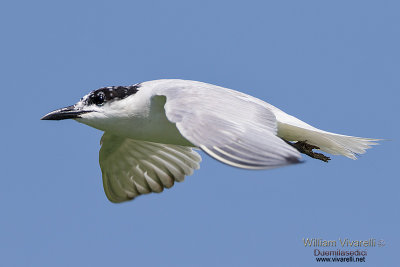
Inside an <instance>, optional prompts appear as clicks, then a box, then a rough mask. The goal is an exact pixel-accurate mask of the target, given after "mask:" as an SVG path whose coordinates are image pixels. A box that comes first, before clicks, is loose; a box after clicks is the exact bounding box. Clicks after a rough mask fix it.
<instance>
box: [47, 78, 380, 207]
mask: <svg viewBox="0 0 400 267" xmlns="http://www.w3.org/2000/svg"><path fill="white" fill-rule="evenodd" d="M64 119H74V120H76V121H78V122H81V123H84V124H87V125H89V126H92V127H94V128H96V129H99V130H101V131H104V134H103V136H102V138H101V149H100V154H99V161H100V168H101V171H102V175H103V185H104V191H105V193H106V195H107V198H108V199H109V200H110V201H111V202H115V203H117V202H123V201H127V200H131V199H133V198H135V197H137V196H139V195H141V194H147V193H151V192H157V193H158V192H161V191H163V190H164V188H170V187H172V186H173V185H174V182H175V181H177V182H181V181H183V180H184V178H185V176H186V175H191V174H192V173H193V171H194V170H195V169H198V168H199V163H200V161H201V157H200V155H199V154H198V153H197V152H196V151H195V150H196V149H201V150H203V151H204V152H205V153H207V154H208V155H209V156H211V157H213V158H214V159H216V160H219V161H221V162H223V163H226V164H228V165H231V166H235V167H238V168H243V169H271V168H277V167H281V166H286V165H290V164H296V163H299V162H301V156H300V153H303V154H306V155H308V156H310V157H312V158H316V159H319V160H322V161H325V162H327V161H328V160H330V158H329V157H327V156H325V155H324V154H322V153H317V152H314V151H313V149H315V150H321V151H324V152H326V153H330V154H332V155H343V156H346V157H348V158H351V159H356V155H358V154H363V153H365V150H366V149H367V148H370V146H371V145H375V144H376V143H375V141H378V140H379V139H371V138H361V137H353V136H346V135H340V134H335V133H330V132H326V131H323V130H320V129H317V128H314V127H313V126H311V125H309V124H307V123H305V122H303V121H301V120H299V119H297V118H295V117H293V116H291V115H288V114H286V113H285V112H283V111H282V110H280V109H278V108H276V107H274V106H272V105H271V104H268V103H266V102H264V101H262V100H260V99H258V98H255V97H252V96H250V95H247V94H244V93H241V92H238V91H234V90H231V89H227V88H223V87H220V86H216V85H212V84H207V83H203V82H197V81H187V80H176V79H165V80H155V81H148V82H143V83H139V84H135V85H131V86H111V87H104V88H100V89H97V90H94V91H92V92H90V93H89V94H87V95H86V96H84V97H83V98H82V99H81V100H80V101H79V102H78V103H76V104H75V105H72V106H68V107H65V108H61V109H58V110H55V111H53V112H50V113H48V114H47V115H45V116H44V117H43V118H42V120H64Z"/></svg>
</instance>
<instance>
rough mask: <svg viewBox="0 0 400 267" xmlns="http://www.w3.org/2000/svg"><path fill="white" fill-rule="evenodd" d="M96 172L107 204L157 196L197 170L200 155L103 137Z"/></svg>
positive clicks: (146, 143) (161, 145)
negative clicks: (100, 180) (147, 195)
mask: <svg viewBox="0 0 400 267" xmlns="http://www.w3.org/2000/svg"><path fill="white" fill-rule="evenodd" d="M101 144H102V146H101V149H100V168H101V171H102V174H103V185H104V191H105V193H106V195H107V198H108V199H109V200H110V201H111V202H115V203H118V202H123V201H126V200H130V199H133V198H135V197H136V196H138V195H141V194H148V193H152V192H155V193H159V192H162V191H163V190H164V188H170V187H172V186H173V185H174V182H175V181H177V182H182V181H183V180H184V178H185V176H186V175H191V174H192V173H193V171H194V170H196V169H198V168H199V163H200V161H201V157H200V155H199V154H198V153H197V152H195V151H194V150H193V149H192V148H190V147H183V146H177V145H167V144H159V143H151V142H144V141H137V140H133V139H129V138H123V137H119V136H116V135H112V134H108V133H104V135H103V137H102V139H101Z"/></svg>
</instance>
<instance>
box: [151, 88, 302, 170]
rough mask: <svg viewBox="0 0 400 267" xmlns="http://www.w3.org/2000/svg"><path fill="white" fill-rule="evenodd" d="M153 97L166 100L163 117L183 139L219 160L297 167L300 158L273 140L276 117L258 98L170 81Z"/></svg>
mask: <svg viewBox="0 0 400 267" xmlns="http://www.w3.org/2000/svg"><path fill="white" fill-rule="evenodd" d="M167 83H169V82H167ZM155 94H156V96H154V97H166V102H165V112H166V115H167V118H168V119H169V120H170V121H171V122H173V123H175V124H176V127H177V128H178V130H179V131H180V133H181V134H182V136H184V137H185V138H186V139H187V140H189V141H190V142H191V143H193V144H194V145H196V146H198V147H200V148H201V149H202V150H204V151H205V152H206V153H207V154H209V155H210V156H212V157H214V158H215V159H217V160H219V161H222V162H224V163H226V164H229V165H232V166H235V167H239V168H245V169H269V168H274V167H280V166H284V165H288V164H293V163H298V162H300V158H301V156H300V153H299V152H298V151H297V150H296V149H294V148H293V147H292V146H290V145H288V144H287V143H286V142H284V141H283V140H282V139H281V138H279V137H277V136H276V134H277V121H276V118H275V115H274V113H273V112H272V111H271V110H270V109H269V108H268V104H266V103H265V102H263V101H261V100H259V99H256V98H253V97H251V96H249V95H246V94H242V93H240V92H237V91H233V90H230V89H226V88H222V87H219V86H215V85H211V84H206V83H201V82H195V81H183V80H171V81H170V84H164V86H160V87H159V88H157V89H156V92H155ZM263 103H264V104H265V105H264V104H263Z"/></svg>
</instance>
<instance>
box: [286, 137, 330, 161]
mask: <svg viewBox="0 0 400 267" xmlns="http://www.w3.org/2000/svg"><path fill="white" fill-rule="evenodd" d="M286 142H287V143H288V144H289V145H291V146H293V147H294V148H296V149H297V150H298V151H299V152H300V153H303V154H306V155H307V156H310V157H312V158H314V159H319V160H322V161H323V162H328V161H329V160H330V159H331V158H330V157H327V156H325V155H324V154H322V153H317V152H314V151H312V150H313V149H319V147H317V146H314V145H310V144H307V141H298V142H296V143H292V142H288V141H286Z"/></svg>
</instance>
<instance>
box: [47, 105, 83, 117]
mask: <svg viewBox="0 0 400 267" xmlns="http://www.w3.org/2000/svg"><path fill="white" fill-rule="evenodd" d="M88 112H91V111H89V110H80V109H77V108H76V107H75V105H73V106H68V107H65V108H61V109H57V110H54V111H52V112H50V113H48V114H46V115H45V116H43V117H42V118H41V120H56V121H59V120H65V119H76V118H80V117H81V116H80V115H82V114H84V113H88Z"/></svg>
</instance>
